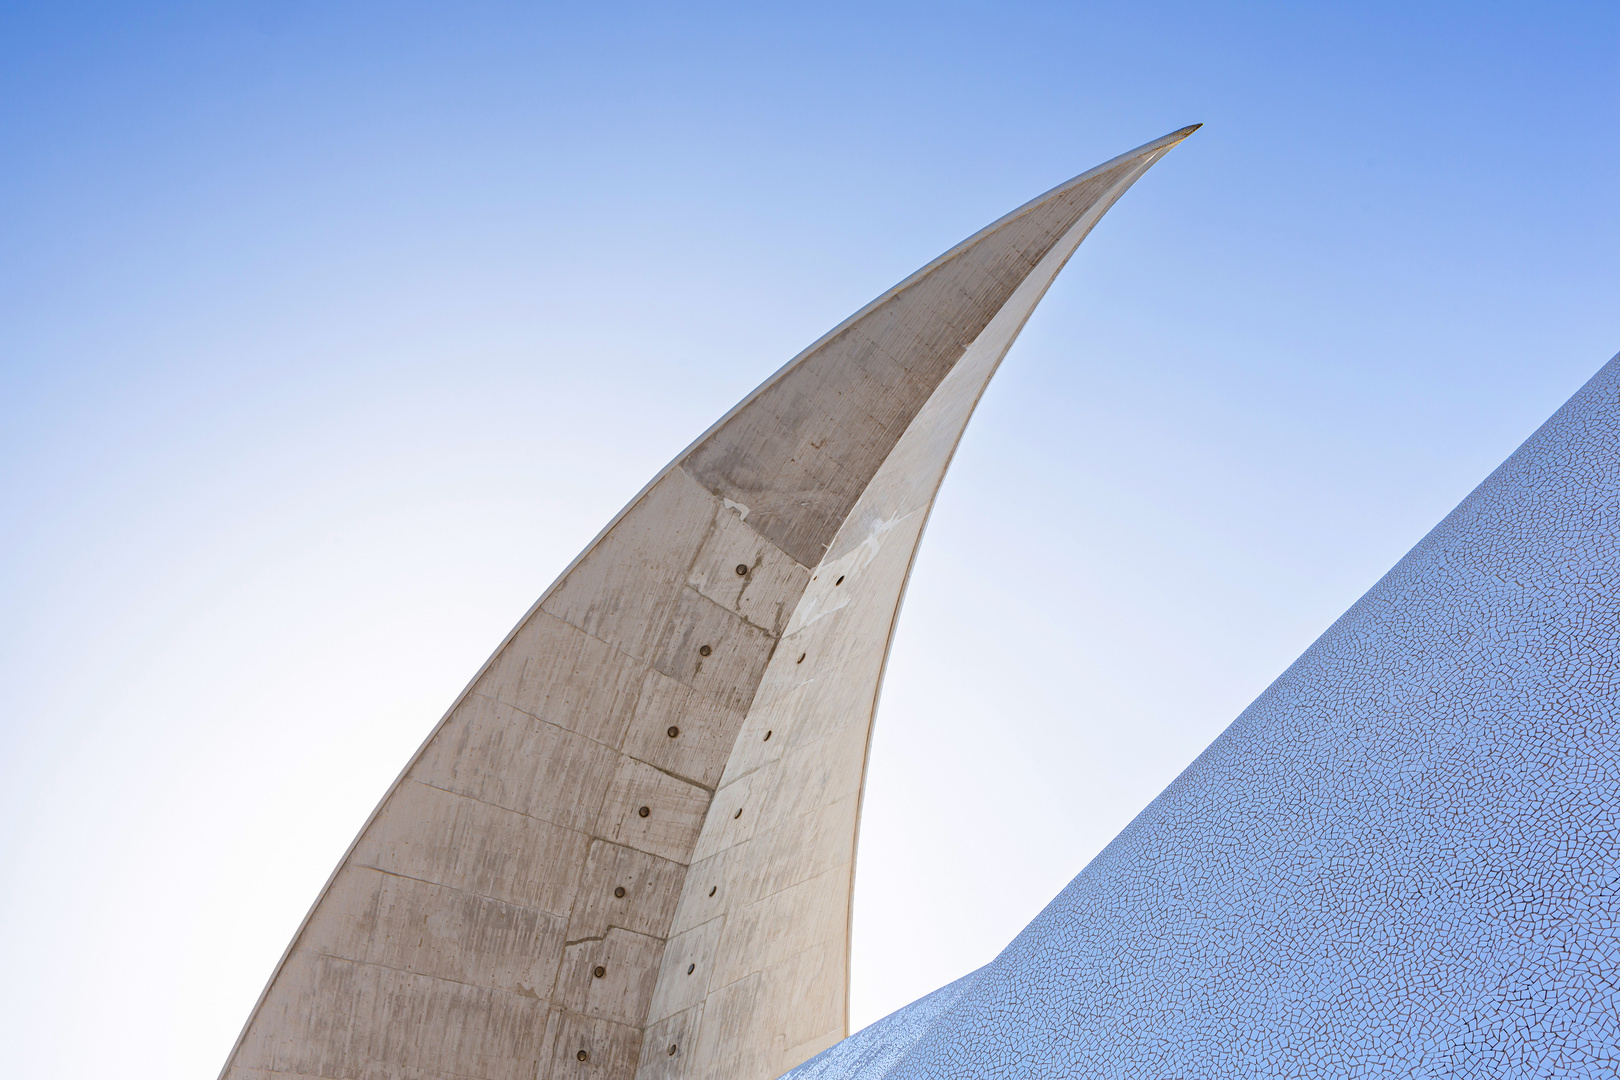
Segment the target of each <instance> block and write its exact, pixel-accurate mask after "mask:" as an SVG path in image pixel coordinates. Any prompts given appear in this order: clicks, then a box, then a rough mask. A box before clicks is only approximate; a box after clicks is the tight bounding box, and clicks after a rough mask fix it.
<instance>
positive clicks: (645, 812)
mask: <svg viewBox="0 0 1620 1080" xmlns="http://www.w3.org/2000/svg"><path fill="white" fill-rule="evenodd" d="M636 813H637V814H639V815H640V816H641V817H646V816H647V815H648V814H650V813H652V807H650V806H643V807H642V808H641V809H640V810H637V811H636Z"/></svg>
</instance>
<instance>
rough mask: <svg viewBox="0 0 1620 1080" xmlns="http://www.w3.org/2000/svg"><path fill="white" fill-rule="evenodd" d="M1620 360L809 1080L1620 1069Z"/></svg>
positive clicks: (806, 1072)
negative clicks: (997, 951)
mask: <svg viewBox="0 0 1620 1080" xmlns="http://www.w3.org/2000/svg"><path fill="white" fill-rule="evenodd" d="M1617 912H1620V357H1616V358H1614V359H1612V360H1610V361H1609V363H1608V364H1606V365H1605V366H1604V367H1603V368H1602V369H1601V370H1600V371H1599V372H1598V373H1597V374H1596V375H1595V376H1593V378H1592V379H1591V380H1590V381H1589V382H1588V383H1587V384H1586V385H1585V386H1584V387H1582V388H1581V389H1580V390H1579V391H1578V392H1577V393H1576V394H1575V395H1574V396H1573V397H1572V398H1571V399H1570V400H1569V401H1568V403H1566V404H1565V405H1564V406H1563V407H1562V408H1561V409H1559V410H1558V411H1557V412H1556V413H1555V414H1554V415H1553V416H1552V418H1551V419H1549V420H1548V421H1547V422H1546V423H1545V424H1543V425H1542V426H1541V428H1540V429H1538V430H1537V431H1536V432H1535V433H1534V434H1533V435H1532V436H1531V437H1530V438H1529V439H1528V440H1527V441H1526V442H1525V443H1524V445H1523V446H1521V447H1520V448H1519V449H1518V450H1517V451H1516V452H1515V453H1513V454H1512V455H1511V456H1510V457H1509V458H1508V459H1507V461H1506V462H1504V463H1503V464H1502V465H1501V467H1499V468H1498V469H1497V470H1495V471H1494V472H1493V473H1492V474H1491V475H1490V476H1489V477H1488V478H1487V479H1486V480H1485V481H1484V482H1483V483H1481V484H1480V485H1479V487H1478V488H1476V489H1475V490H1474V491H1473V492H1472V493H1471V494H1470V495H1469V496H1468V497H1467V498H1466V499H1464V500H1463V501H1462V503H1461V504H1460V505H1459V506H1458V507H1457V508H1456V509H1455V510H1454V511H1453V512H1452V513H1451V514H1449V515H1448V516H1447V517H1446V518H1445V519H1444V520H1443V521H1441V522H1440V524H1439V525H1437V526H1436V527H1435V528H1434V529H1433V530H1432V531H1431V532H1430V533H1429V534H1428V535H1427V536H1425V537H1424V538H1423V540H1422V541H1420V542H1419V543H1418V544H1417V546H1416V547H1414V548H1413V549H1412V551H1411V552H1410V553H1408V554H1407V555H1406V556H1405V557H1404V558H1403V559H1402V560H1401V561H1400V562H1399V563H1397V564H1396V566H1395V567H1394V568H1393V569H1392V570H1391V571H1390V572H1389V573H1388V574H1387V575H1385V576H1384V578H1383V579H1381V580H1380V581H1379V582H1378V583H1377V584H1376V585H1375V586H1374V587H1373V588H1372V589H1371V590H1369V591H1368V592H1367V593H1366V595H1364V596H1363V597H1362V598H1361V599H1360V600H1359V601H1358V602H1357V603H1356V604H1355V605H1354V606H1352V607H1351V609H1350V610H1349V611H1348V612H1346V613H1345V615H1344V616H1342V617H1341V618H1340V619H1339V620H1338V621H1337V622H1335V623H1334V624H1333V626H1331V627H1330V628H1329V629H1328V630H1327V632H1326V633H1324V634H1323V635H1322V637H1321V638H1319V639H1318V640H1317V641H1316V642H1315V643H1314V644H1313V645H1312V646H1311V647H1310V648H1309V649H1308V650H1306V652H1305V654H1304V655H1303V656H1301V657H1300V658H1299V660H1297V661H1296V662H1295V663H1294V664H1293V665H1291V666H1290V667H1289V668H1288V670H1287V671H1285V672H1284V673H1283V674H1282V676H1281V677H1280V678H1279V679H1278V680H1277V681H1276V682H1275V683H1274V684H1273V685H1272V686H1271V687H1270V688H1268V689H1267V690H1266V691H1265V692H1264V693H1263V694H1262V695H1261V696H1260V697H1259V698H1258V699H1257V700H1256V701H1255V702H1254V704H1253V705H1251V706H1250V707H1249V708H1248V709H1247V710H1245V711H1244V712H1243V714H1242V715H1241V716H1239V717H1238V718H1237V720H1236V721H1235V722H1234V723H1233V724H1232V726H1231V727H1230V728H1228V729H1227V730H1226V731H1225V732H1224V733H1223V734H1222V735H1221V736H1220V737H1219V738H1217V739H1216V740H1215V742H1214V743H1213V744H1212V745H1211V746H1210V747H1209V749H1208V750H1206V751H1205V752H1204V753H1203V754H1202V755H1200V756H1199V758H1198V759H1197V760H1196V761H1194V762H1193V764H1192V765H1191V766H1189V767H1188V768H1187V770H1186V771H1185V772H1183V773H1182V775H1181V776H1180V777H1178V778H1177V779H1176V780H1175V782H1173V783H1172V784H1171V785H1170V786H1169V788H1167V789H1166V790H1165V792H1164V793H1163V794H1162V795H1160V796H1159V797H1158V799H1156V800H1155V801H1154V802H1153V803H1152V804H1150V805H1149V806H1148V807H1147V808H1146V809H1145V810H1144V811H1143V812H1142V813H1141V814H1140V815H1139V816H1138V817H1137V818H1136V819H1135V820H1134V821H1133V822H1132V823H1131V824H1130V825H1129V826H1128V827H1127V828H1126V829H1125V830H1124V831H1123V832H1122V833H1121V834H1120V835H1119V837H1118V838H1117V839H1115V840H1114V841H1113V842H1112V843H1111V844H1110V845H1109V846H1108V847H1107V848H1106V849H1105V850H1104V851H1103V852H1102V854H1101V855H1099V856H1098V857H1097V859H1096V860H1094V861H1093V862H1092V863H1091V864H1090V865H1089V866H1087V867H1086V868H1085V869H1084V870H1083V871H1082V872H1081V873H1080V874H1079V876H1077V877H1076V878H1075V879H1074V881H1073V882H1071V883H1070V884H1069V886H1068V887H1067V888H1065V889H1064V890H1063V892H1062V893H1061V894H1059V895H1058V897H1057V898H1056V899H1054V900H1053V901H1052V903H1051V904H1050V905H1048V906H1047V908H1046V909H1045V910H1044V911H1043V912H1042V913H1041V914H1040V915H1039V916H1037V917H1036V919H1035V920H1034V921H1033V922H1032V923H1030V925H1029V926H1028V927H1027V928H1026V929H1025V930H1024V931H1023V932H1022V933H1021V934H1019V936H1018V937H1017V938H1016V939H1015V940H1014V941H1013V942H1012V943H1011V944H1010V945H1009V946H1008V947H1007V949H1006V950H1005V951H1004V952H1002V954H1001V955H1000V956H999V957H997V958H996V959H995V960H994V961H992V962H991V963H990V964H988V965H987V966H985V967H984V968H981V969H980V970H978V971H976V972H973V973H972V974H970V975H968V976H965V977H964V978H962V979H960V980H958V981H956V982H954V983H952V984H950V985H949V986H946V987H944V988H942V989H940V990H939V991H936V992H935V993H933V994H930V995H928V996H926V997H924V998H922V999H920V1000H918V1001H917V1002H914V1003H913V1004H911V1005H909V1006H907V1007H905V1008H903V1009H900V1010H899V1011H897V1012H895V1013H893V1014H891V1015H890V1016H888V1017H886V1018H884V1019H883V1020H880V1021H878V1022H877V1023H875V1024H872V1025H871V1026H869V1027H867V1028H866V1029H864V1030H863V1031H861V1032H859V1033H858V1034H856V1035H855V1036H854V1037H852V1038H850V1039H849V1040H847V1041H846V1042H844V1043H841V1044H839V1045H838V1046H835V1047H833V1048H831V1049H830V1050H828V1051H826V1052H825V1053H823V1054H821V1055H819V1056H818V1057H816V1058H815V1059H813V1060H811V1061H809V1062H807V1063H806V1064H805V1065H803V1066H801V1067H800V1068H798V1069H796V1070H794V1071H793V1072H792V1073H791V1074H790V1075H791V1076H792V1077H793V1078H794V1080H877V1078H879V1077H885V1078H892V1080H900V1078H905V1080H914V1078H915V1080H921V1078H923V1077H939V1076H953V1077H956V1076H966V1077H983V1076H997V1077H1050V1076H1130V1077H1159V1076H1188V1077H1191V1076H1198V1077H1205V1078H1215V1077H1221V1078H1227V1077H1229V1078H1233V1080H1236V1078H1238V1077H1254V1076H1289V1077H1293V1076H1314V1075H1322V1076H1390V1077H1396V1076H1399V1077H1413V1076H1423V1077H1442V1076H1443V1077H1454V1076H1455V1077H1475V1076H1477V1077H1532V1076H1534V1077H1561V1076H1569V1077H1575V1076H1579V1077H1614V1076H1617V1075H1620V917H1617V914H1616V913H1617Z"/></svg>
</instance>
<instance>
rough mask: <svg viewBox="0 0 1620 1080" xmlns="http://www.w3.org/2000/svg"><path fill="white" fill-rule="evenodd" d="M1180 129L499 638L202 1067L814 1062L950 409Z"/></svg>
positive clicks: (950, 430) (712, 471) (785, 387)
mask: <svg viewBox="0 0 1620 1080" xmlns="http://www.w3.org/2000/svg"><path fill="white" fill-rule="evenodd" d="M1192 130H1194V129H1193V128H1184V129H1182V130H1181V131H1177V132H1175V133H1173V134H1171V135H1167V136H1165V137H1164V138H1162V139H1159V140H1156V141H1155V142H1152V143H1148V144H1147V145H1146V146H1143V147H1140V148H1139V149H1137V150H1133V151H1131V152H1130V153H1128V154H1125V155H1122V156H1121V157H1118V158H1115V159H1114V160H1112V161H1110V162H1107V163H1105V164H1104V165H1101V166H1098V167H1097V168H1095V169H1092V170H1090V171H1089V172H1086V173H1083V174H1081V175H1080V176H1077V177H1075V178H1074V179H1073V180H1070V181H1068V182H1067V183H1065V184H1062V185H1060V186H1058V187H1056V188H1054V189H1052V190H1051V191H1049V192H1047V193H1046V194H1045V195H1042V196H1041V197H1040V198H1038V199H1035V200H1034V201H1032V202H1030V203H1028V204H1026V205H1025V206H1023V207H1020V208H1019V209H1018V210H1015V211H1014V212H1012V213H1011V214H1008V215H1007V216H1006V217H1004V218H1002V219H1001V220H999V221H997V222H995V223H994V224H992V225H990V226H989V227H987V228H985V229H984V230H982V231H980V232H979V233H977V234H975V235H974V236H972V237H970V238H969V239H967V240H966V241H964V242H963V243H961V244H959V245H957V246H956V247H954V248H952V249H951V250H950V251H948V252H946V253H945V254H944V255H942V256H940V257H939V258H938V259H935V260H934V261H933V262H931V263H929V264H928V265H927V266H925V267H923V268H922V269H921V270H919V271H917V272H916V273H915V274H913V275H912V276H911V277H909V278H907V279H906V280H905V281H903V282H901V283H900V284H899V285H897V286H895V287H894V288H893V289H890V290H888V291H887V292H885V293H883V295H881V296H879V297H878V298H877V299H876V300H874V301H873V302H872V303H870V304H868V305H867V306H866V307H865V308H863V309H861V311H859V312H857V313H856V314H855V315H853V316H851V317H850V318H849V319H848V320H846V321H845V322H844V323H842V324H841V325H839V326H838V327H836V328H835V329H834V330H832V331H831V332H830V333H828V334H827V335H826V336H825V337H823V338H822V339H821V340H820V341H818V342H816V343H815V344H814V345H812V346H811V347H810V348H809V349H807V350H805V352H803V353H801V354H800V355H799V356H797V357H795V358H794V359H793V360H792V361H790V362H789V363H788V364H787V365H786V366H784V367H783V368H782V369H781V370H780V371H778V372H777V373H776V374H775V375H773V376H772V377H771V378H770V379H768V380H766V382H765V383H764V384H763V385H761V386H760V387H759V388H758V389H757V390H755V391H754V392H753V393H752V394H750V395H749V396H748V397H747V398H745V399H744V400H743V401H742V402H741V403H740V404H738V405H737V407H736V408H734V409H733V410H732V411H731V412H730V413H728V414H727V415H726V416H725V417H724V418H722V419H721V420H720V421H719V422H718V423H717V424H715V426H714V427H713V428H711V429H710V430H709V431H708V432H707V433H705V434H704V435H703V436H702V437H700V438H699V439H698V440H697V442H695V443H694V444H693V445H692V446H691V447H690V448H688V449H687V450H686V451H685V452H683V453H682V454H681V455H680V456H679V457H678V458H676V460H675V461H674V462H672V463H671V464H670V465H669V466H668V467H667V468H666V469H665V470H664V471H663V472H661V473H660V474H659V475H658V476H657V477H655V478H654V479H653V481H652V482H651V483H650V484H649V485H648V486H647V487H646V488H645V489H644V490H643V491H642V492H641V494H639V495H638V496H637V497H636V498H635V499H634V500H633V501H632V502H631V503H630V505H629V506H628V507H626V508H625V509H624V510H623V511H622V512H621V513H620V514H619V516H618V517H617V518H615V519H614V520H613V521H612V522H611V523H610V524H609V525H608V527H607V528H606V529H605V530H604V531H603V532H602V533H601V535H599V536H598V537H597V538H596V540H595V541H593V542H592V543H591V545H590V546H589V547H587V548H586V549H585V551H584V552H583V553H581V555H580V556H579V557H578V558H577V559H576V560H575V561H574V563H573V565H571V566H570V567H569V568H568V569H567V570H566V571H565V572H564V573H563V575H562V576H561V577H560V578H559V579H558V580H557V582H556V583H555V584H554V585H552V587H551V588H550V589H549V590H547V592H546V593H545V595H544V596H542V597H541V598H540V600H539V602H538V603H536V605H535V607H534V608H533V609H532V610H531V611H530V612H529V614H528V615H526V616H525V617H524V619H523V620H522V621H521V622H520V623H519V624H518V626H517V628H516V629H514V630H513V632H512V634H511V635H510V636H509V637H508V638H507V640H506V641H505V642H503V643H502V645H501V647H500V648H499V649H498V650H496V652H495V655H494V656H493V657H491V659H490V660H489V662H488V663H487V664H486V665H485V667H484V669H483V670H482V671H480V672H479V673H478V675H477V676H476V677H475V678H474V679H473V681H472V683H471V684H470V685H469V686H468V688H467V689H466V690H465V691H464V692H463V693H462V696H461V697H460V698H459V699H458V700H457V701H456V703H455V704H454V705H453V706H452V707H451V709H450V711H449V712H448V713H447V714H446V716H445V717H444V719H443V720H442V721H441V722H440V724H439V725H438V727H437V728H436V729H435V730H434V732H433V734H432V735H431V736H430V737H429V738H428V740H427V742H426V743H425V744H424V745H423V746H422V748H421V749H420V750H419V751H418V752H417V754H416V756H415V757H414V758H413V759H412V760H411V762H410V763H409V764H408V765H407V766H406V768H405V771H404V772H403V773H402V774H401V776H400V778H399V780H398V781H396V782H395V784H394V786H393V787H392V788H391V789H390V790H389V792H388V794H387V795H386V796H385V797H384V799H383V801H382V803H381V805H380V806H379V807H378V808H377V810H376V812H375V813H374V814H373V816H372V818H371V820H370V821H368V822H367V823H366V825H365V827H364V828H363V829H362V830H361V833H360V836H359V837H358V838H357V839H356V840H355V842H354V845H353V846H352V847H351V848H350V850H349V852H348V853H347V854H346V855H345V856H344V859H343V861H342V863H341V864H340V865H339V867H338V868H337V870H336V872H335V873H334V874H333V876H332V878H331V880H330V881H329V882H328V884H327V886H326V888H325V889H324V890H323V891H322V893H321V895H320V897H319V898H318V899H317V900H316V903H315V906H314V908H313V909H312V911H311V912H310V914H309V916H308V917H307V919H306V920H305V923H304V925H303V926H302V927H301V928H300V930H299V932H298V934H297V936H296V937H295V938H294V940H293V942H292V944H291V945H290V946H289V948H288V951H287V953H286V955H285V956H284V958H283V959H282V962H281V964H280V965H279V967H278V968H277V970H276V972H275V974H274V975H273V977H272V979H271V981H270V984H269V986H268V987H267V988H266V990H265V992H264V995H263V996H262V997H261V999H260V1001H259V1003H258V1005H257V1007H256V1008H255V1010H254V1012H253V1015H252V1016H251V1017H250V1019H249V1021H248V1024H247V1026H246V1028H245V1030H244V1031H243V1033H242V1036H241V1038H240V1040H239V1041H238V1044H237V1046H236V1048H235V1050H234V1051H233V1053H232V1055H231V1058H230V1061H229V1062H228V1064H227V1065H226V1068H225V1071H224V1076H225V1077H228V1078H234V1080H248V1078H254V1080H268V1078H269V1077H272V1076H274V1077H278V1078H287V1077H329V1078H334V1080H336V1078H340V1077H341V1078H351V1077H363V1078H372V1077H379V1078H380V1077H401V1078H406V1077H408V1078H409V1080H450V1078H452V1077H454V1078H456V1080H467V1078H481V1080H534V1078H535V1077H536V1076H539V1077H542V1078H545V1077H555V1078H561V1077H579V1078H581V1080H583V1078H586V1077H589V1078H592V1080H631V1078H632V1077H642V1078H648V1080H651V1078H654V1077H658V1078H663V1077H669V1078H675V1077H684V1078H691V1080H698V1078H703V1080H707V1078H709V1077H715V1076H725V1077H728V1078H735V1080H770V1078H772V1077H775V1076H777V1075H779V1074H780V1073H781V1072H783V1071H784V1070H786V1069H788V1068H791V1067H792V1066H794V1065H796V1064H798V1063H799V1062H801V1061H804V1060H805V1059H806V1058H808V1057H810V1056H811V1055H813V1054H815V1053H816V1052H818V1051H820V1050H822V1049H824V1048H825V1047H827V1046H830V1045H831V1044H833V1043H835V1042H837V1041H838V1040H840V1039H842V1038H843V1037H844V1036H845V1035H846V1034H847V1030H846V1029H847V999H848V966H849V965H848V952H849V932H848V927H849V898H850V887H851V882H852V871H853V866H854V856H855V841H856V830H857V824H858V816H859V807H860V796H861V789H862V784H863V782H864V773H865V763H866V747H867V736H868V733H869V730H870V727H871V722H872V714H873V710H874V708H875V705H876V698H877V691H878V686H879V683H880V682H881V680H882V674H883V665H884V661H885V658H886V655H887V649H888V642H889V638H890V634H891V632H892V629H893V626H894V622H895V618H896V616H897V614H898V611H899V603H900V596H901V593H902V592H903V590H904V587H905V583H906V578H907V574H908V572H909V569H910V566H911V560H912V556H913V553H914V552H915V550H916V546H917V542H918V540H919V539H920V537H921V534H922V527H923V524H924V522H925V521H926V519H927V516H928V512H929V509H930V507H931V506H932V502H933V498H934V494H935V492H936V491H937V490H938V487H939V484H940V481H941V480H942V479H943V478H944V474H945V469H946V467H947V466H948V464H949V462H950V458H951V455H952V453H953V452H954V450H955V447H956V444H957V441H958V439H959V438H960V436H961V433H962V431H963V429H964V427H965V426H966V424H967V421H968V419H969V417H970V416H971V414H972V411H973V408H974V405H975V404H976V403H977V401H978V398H979V395H980V394H981V393H982V392H983V390H984V387H985V385H986V383H987V382H988V381H989V379H990V377H991V375H992V374H994V372H995V369H996V366H997V365H998V364H999V363H1000V361H1001V359H1002V357H1003V356H1004V355H1005V354H1006V352H1007V349H1008V348H1009V347H1010V346H1011V344H1012V342H1013V340H1014V339H1015V338H1016V337H1017V335H1018V332H1019V330H1020V329H1021V328H1022V327H1023V324H1024V322H1025V320H1026V319H1027V318H1028V317H1029V314H1030V312H1031V311H1032V310H1033V309H1034V307H1035V305H1036V303H1037V302H1039V300H1040V298H1041V296H1042V295H1043V294H1044V293H1045V291H1046V289H1047V287H1048V286H1049V285H1050V284H1051V282H1052V280H1053V278H1054V277H1055V276H1056V275H1057V273H1058V271H1059V270H1060V269H1061V268H1062V267H1063V265H1064V263H1065V262H1066V261H1067V260H1068V258H1069V256H1070V255H1072V254H1073V252H1074V250H1075V249H1076V247H1078V246H1079V244H1080V242H1081V241H1082V240H1083V239H1084V238H1085V236H1086V235H1087V233H1088V232H1089V231H1090V230H1091V228H1092V226H1093V225H1095V224H1096V222H1097V220H1098V219H1099V218H1100V217H1101V216H1102V214H1103V213H1104V212H1105V211H1106V210H1107V209H1108V207H1110V206H1111V205H1113V203H1114V201H1115V200H1116V199H1118V198H1119V197H1120V195H1122V194H1123V193H1124V192H1125V190H1126V189H1127V188H1129V187H1130V186H1131V184H1132V183H1134V182H1135V181H1136V179H1137V178H1138V177H1140V176H1141V175H1142V174H1143V173H1144V172H1145V171H1146V170H1147V169H1148V168H1149V167H1150V166H1151V165H1152V164H1153V163H1154V162H1156V161H1157V160H1158V159H1159V158H1160V157H1161V156H1163V155H1164V154H1165V153H1166V152H1167V151H1168V150H1169V149H1170V148H1171V147H1172V146H1174V145H1176V144H1177V143H1178V142H1180V141H1181V140H1182V139H1183V138H1185V137H1186V136H1187V135H1188V134H1189V133H1190V132H1191V131H1192Z"/></svg>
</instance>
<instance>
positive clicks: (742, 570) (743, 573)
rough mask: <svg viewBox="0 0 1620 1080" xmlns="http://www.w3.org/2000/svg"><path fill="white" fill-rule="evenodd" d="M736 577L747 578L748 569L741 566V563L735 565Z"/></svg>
mask: <svg viewBox="0 0 1620 1080" xmlns="http://www.w3.org/2000/svg"><path fill="white" fill-rule="evenodd" d="M737 576H738V577H746V576H748V567H747V566H745V565H743V564H742V563H738V564H737Z"/></svg>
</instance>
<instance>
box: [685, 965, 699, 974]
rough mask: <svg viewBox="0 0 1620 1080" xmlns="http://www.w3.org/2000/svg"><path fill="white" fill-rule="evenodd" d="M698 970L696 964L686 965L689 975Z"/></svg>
mask: <svg viewBox="0 0 1620 1080" xmlns="http://www.w3.org/2000/svg"><path fill="white" fill-rule="evenodd" d="M696 970H697V965H696V964H687V965H686V973H687V974H688V975H690V974H692V972H694V971H696Z"/></svg>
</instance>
